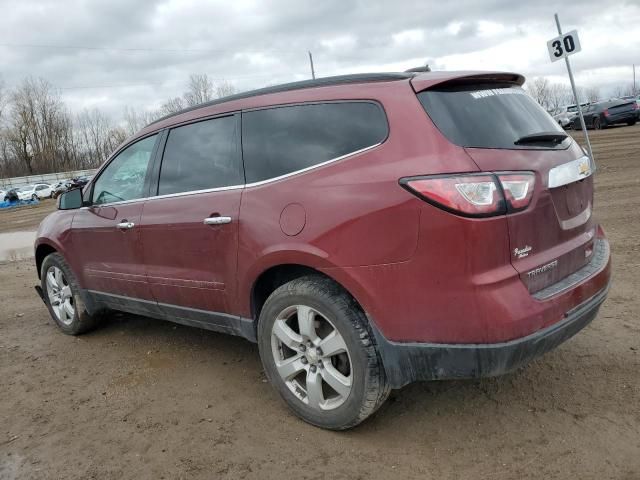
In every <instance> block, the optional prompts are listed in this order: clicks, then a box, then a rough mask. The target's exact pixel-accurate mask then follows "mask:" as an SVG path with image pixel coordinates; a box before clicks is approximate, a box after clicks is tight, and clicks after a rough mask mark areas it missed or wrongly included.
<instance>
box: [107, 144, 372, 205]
mask: <svg viewBox="0 0 640 480" xmlns="http://www.w3.org/2000/svg"><path fill="white" fill-rule="evenodd" d="M380 145H382V143H376V144H375V145H371V146H370V147H365V148H361V149H360V150H356V151H355V152H351V153H347V154H346V155H341V156H340V157H336V158H332V159H330V160H327V161H326V162H322V163H318V164H316V165H311V166H310V167H306V168H303V169H300V170H296V171H295V172H290V173H287V174H285V175H280V176H279V177H273V178H268V179H266V180H261V181H259V182H253V183H247V184H242V185H230V186H228V187H215V188H207V189H204V190H190V191H188V192H179V193H167V194H165V195H155V196H153V197H145V198H139V199H137V200H127V201H124V202H114V203H109V204H106V203H103V204H101V205H100V206H110V205H122V204H126V203H131V202H136V201H139V200H149V201H151V200H158V199H162V198H174V197H185V196H189V195H199V194H201V193H213V192H224V191H228V190H238V189H241V188H250V187H258V186H261V185H266V184H268V183H271V182H277V181H280V180H283V179H285V178H288V177H292V176H294V175H299V174H302V173H306V172H308V171H311V170H314V169H316V168H320V167H323V166H325V165H329V164H331V163H333V162H338V161H340V160H344V159H345V158H347V157H351V156H353V155H358V154H360V153H364V152H366V151H368V150H372V149H374V148H376V147H379V146H380Z"/></svg>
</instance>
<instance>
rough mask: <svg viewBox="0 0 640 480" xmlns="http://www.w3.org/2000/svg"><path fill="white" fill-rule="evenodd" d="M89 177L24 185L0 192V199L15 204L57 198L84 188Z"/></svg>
mask: <svg viewBox="0 0 640 480" xmlns="http://www.w3.org/2000/svg"><path fill="white" fill-rule="evenodd" d="M89 180H91V177H90V176H87V175H84V176H80V177H75V178H70V179H67V180H62V181H60V182H58V183H56V184H54V185H49V184H48V183H35V184H32V185H24V186H21V187H16V188H12V189H9V190H6V191H5V190H0V199H2V200H4V201H5V202H17V201H21V200H23V201H24V200H42V199H44V198H58V196H60V194H62V193H64V192H66V191H69V190H73V189H74V188H82V187H84V186H85V185H86V184H87V183H88V182H89Z"/></svg>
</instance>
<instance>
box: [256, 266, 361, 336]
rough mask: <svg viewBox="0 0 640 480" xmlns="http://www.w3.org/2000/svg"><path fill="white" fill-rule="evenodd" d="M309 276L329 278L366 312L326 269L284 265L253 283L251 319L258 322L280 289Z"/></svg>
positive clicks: (342, 284)
mask: <svg viewBox="0 0 640 480" xmlns="http://www.w3.org/2000/svg"><path fill="white" fill-rule="evenodd" d="M307 275H317V276H320V277H324V278H328V279H329V280H331V281H332V282H334V283H335V284H336V285H338V286H339V287H340V288H341V289H342V290H344V292H345V293H347V294H348V295H350V296H351V297H352V298H353V299H354V301H355V302H356V304H357V305H358V307H359V308H360V309H361V310H362V311H363V312H365V308H364V306H363V304H362V303H361V302H360V301H359V299H358V298H357V297H356V295H354V294H353V292H352V291H351V289H350V288H348V286H347V285H345V284H344V282H340V281H339V280H338V279H336V278H335V277H334V276H332V275H330V274H328V273H327V272H326V270H325V269H322V270H321V269H318V268H316V267H313V266H310V265H307V264H301V263H282V264H276V265H272V266H270V267H269V268H267V269H265V270H263V271H262V272H261V273H260V274H259V275H258V276H257V277H256V278H255V280H254V281H253V283H252V285H251V289H250V291H249V302H250V311H251V318H252V319H253V320H254V322H256V326H257V321H258V318H259V317H260V312H261V310H262V307H263V306H264V303H265V302H266V300H267V298H269V295H271V293H273V291H274V290H276V289H277V288H278V287H280V286H282V285H284V284H285V283H288V282H290V281H292V280H295V279H296V278H300V277H304V276H307Z"/></svg>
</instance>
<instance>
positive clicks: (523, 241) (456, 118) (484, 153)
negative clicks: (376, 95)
mask: <svg viewBox="0 0 640 480" xmlns="http://www.w3.org/2000/svg"><path fill="white" fill-rule="evenodd" d="M519 83H520V82H518V81H516V82H491V81H489V82H488V81H486V80H481V81H473V79H469V78H467V79H465V81H464V82H460V81H457V82H455V83H452V82H447V83H444V84H439V85H435V86H432V87H430V88H428V89H427V90H424V91H421V92H418V93H417V95H418V98H419V100H420V102H421V103H422V105H423V107H424V108H425V110H426V112H427V114H428V115H429V116H430V117H431V119H432V120H433V122H434V123H435V125H436V126H437V127H438V128H439V129H440V131H441V132H442V133H443V134H444V135H445V136H446V137H447V138H448V139H449V140H450V141H451V142H452V143H454V144H456V145H459V146H461V147H463V148H464V149H465V151H466V152H467V154H468V155H469V156H470V157H471V159H472V160H473V161H474V162H475V164H476V165H477V166H478V168H479V169H480V170H481V171H483V172H519V171H526V172H534V174H535V185H534V194H533V197H532V199H531V203H530V204H529V206H528V207H527V208H526V209H525V210H523V211H520V212H516V213H508V214H507V215H506V220H507V223H508V232H509V246H510V249H511V252H510V257H511V264H512V265H513V267H514V268H515V269H516V270H517V271H518V273H519V274H520V277H521V279H522V281H523V282H524V283H525V285H526V286H527V288H528V289H529V291H530V292H531V293H534V292H537V291H539V290H541V289H543V288H545V287H547V286H549V285H551V284H554V283H556V282H558V281H559V280H561V279H563V278H565V277H567V276H568V275H570V274H571V273H573V272H575V271H577V270H578V269H580V268H581V267H583V266H584V265H585V264H586V263H588V261H589V259H590V257H591V255H592V252H593V242H594V234H595V229H594V226H595V224H594V220H593V217H592V214H591V212H592V208H593V177H592V176H591V173H592V164H591V162H590V160H589V158H588V157H586V156H585V154H584V152H583V150H582V149H581V148H580V147H579V146H578V145H577V144H576V143H575V142H574V141H573V139H572V138H571V137H568V136H566V134H565V133H564V131H563V130H562V129H561V128H560V127H559V126H558V124H557V122H555V121H554V119H553V118H552V117H551V116H550V115H549V114H548V113H547V112H546V111H544V109H542V108H541V107H540V106H539V105H538V104H537V103H536V102H535V101H534V100H533V99H532V98H531V97H529V96H528V95H527V94H526V92H525V91H524V90H523V89H522V88H521V87H520V85H519ZM541 134H542V135H541Z"/></svg>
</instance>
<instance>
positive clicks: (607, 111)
mask: <svg viewBox="0 0 640 480" xmlns="http://www.w3.org/2000/svg"><path fill="white" fill-rule="evenodd" d="M602 115H604V116H605V117H608V116H609V110H607V109H606V108H605V109H604V110H603V111H602Z"/></svg>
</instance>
